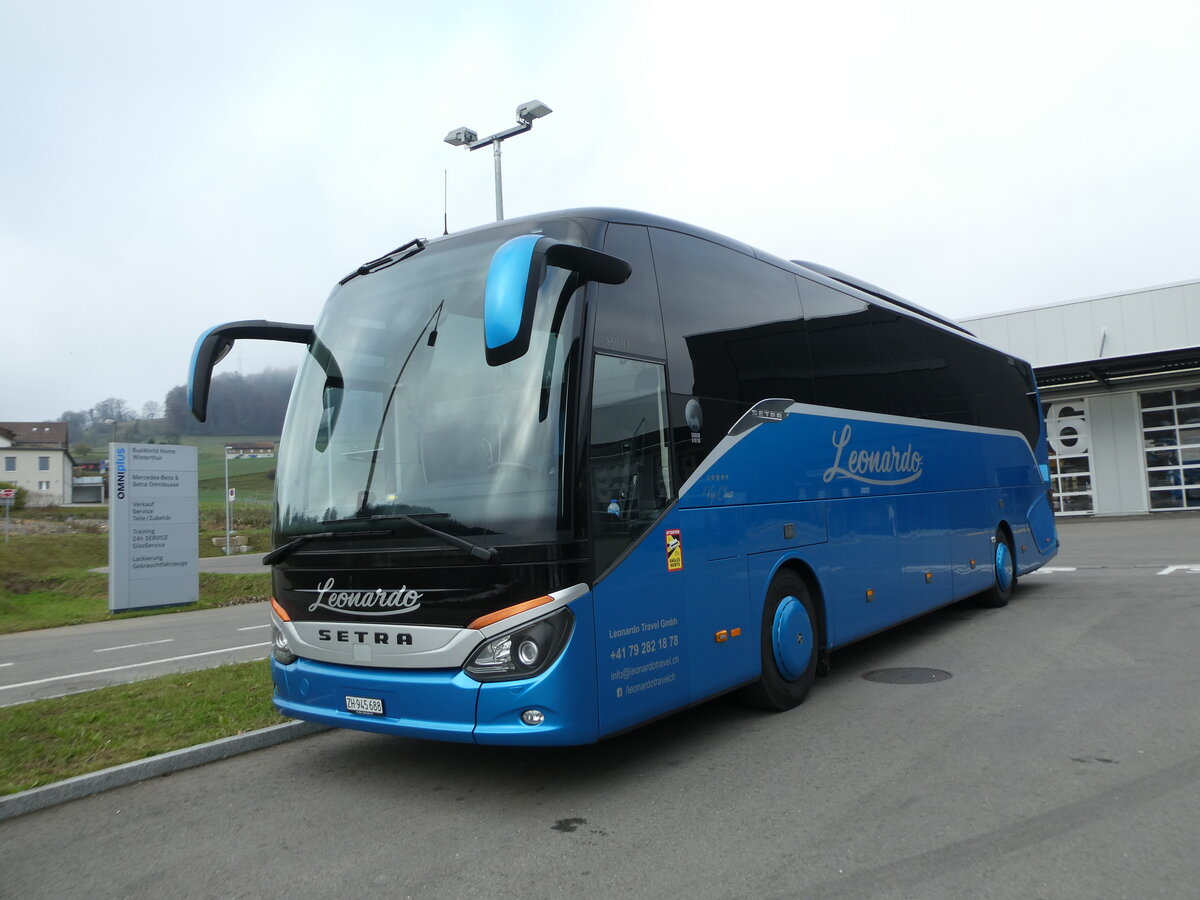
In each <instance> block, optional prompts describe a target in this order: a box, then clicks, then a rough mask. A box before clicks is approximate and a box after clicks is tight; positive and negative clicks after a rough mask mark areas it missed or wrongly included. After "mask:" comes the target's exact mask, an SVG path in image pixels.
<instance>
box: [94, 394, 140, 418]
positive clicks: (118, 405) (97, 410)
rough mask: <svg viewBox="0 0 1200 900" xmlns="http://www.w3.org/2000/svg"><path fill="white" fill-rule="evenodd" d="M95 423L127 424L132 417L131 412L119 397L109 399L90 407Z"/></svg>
mask: <svg viewBox="0 0 1200 900" xmlns="http://www.w3.org/2000/svg"><path fill="white" fill-rule="evenodd" d="M92 415H93V416H94V418H95V420H96V421H97V422H106V423H107V422H128V421H129V420H130V419H132V418H133V417H134V414H133V410H132V409H130V408H129V405H128V404H127V403H126V402H125V401H124V400H122V399H121V398H120V397H109V398H108V399H107V400H101V401H100V402H99V403H97V404H96V405H95V406H93V407H92Z"/></svg>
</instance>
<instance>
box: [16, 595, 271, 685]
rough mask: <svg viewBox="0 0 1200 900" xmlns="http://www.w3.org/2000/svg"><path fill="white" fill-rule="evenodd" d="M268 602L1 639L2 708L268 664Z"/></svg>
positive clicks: (100, 623) (30, 632)
mask: <svg viewBox="0 0 1200 900" xmlns="http://www.w3.org/2000/svg"><path fill="white" fill-rule="evenodd" d="M270 636H271V631H270V619H269V613H268V606H267V604H266V603H265V602H260V603H247V604H243V605H241V606H229V607H224V608H221V609H205V610H195V611H192V612H175V613H162V614H161V615H156V616H144V617H141V618H136V619H120V620H118V621H115V622H94V623H92V624H89V625H72V626H69V627H67V628H48V629H45V630H44V631H26V632H21V633H18V634H6V635H0V706H11V705H12V704H14V703H23V702H25V701H27V700H39V699H42V698H45V697H58V696H62V695H64V694H74V693H78V692H79V691H87V690H92V689H93V688H98V687H103V686H105V685H109V684H124V683H126V682H130V681H140V680H141V679H144V678H154V677H156V676H158V675H165V674H167V673H169V672H186V671H190V670H192V669H204V668H209V667H212V666H219V665H224V664H225V663H231V662H245V661H247V660H251V659H265V658H266V656H267V653H268V648H269V643H270Z"/></svg>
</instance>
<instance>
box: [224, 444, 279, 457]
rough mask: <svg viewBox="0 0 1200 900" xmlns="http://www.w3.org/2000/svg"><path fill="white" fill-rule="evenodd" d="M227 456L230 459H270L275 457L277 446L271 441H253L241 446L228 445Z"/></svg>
mask: <svg viewBox="0 0 1200 900" xmlns="http://www.w3.org/2000/svg"><path fill="white" fill-rule="evenodd" d="M225 455H226V456H227V457H228V458H229V459H246V458H250V459H257V458H263V457H265V458H270V457H273V456H274V455H275V444H273V443H272V442H271V441H251V442H247V443H241V444H233V443H230V444H226V445H225Z"/></svg>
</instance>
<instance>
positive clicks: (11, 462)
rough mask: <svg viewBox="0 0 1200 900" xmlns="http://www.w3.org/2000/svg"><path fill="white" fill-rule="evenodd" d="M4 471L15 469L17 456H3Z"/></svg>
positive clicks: (13, 470)
mask: <svg viewBox="0 0 1200 900" xmlns="http://www.w3.org/2000/svg"><path fill="white" fill-rule="evenodd" d="M4 471H5V472H15V471H17V458H16V457H15V456H6V457H4Z"/></svg>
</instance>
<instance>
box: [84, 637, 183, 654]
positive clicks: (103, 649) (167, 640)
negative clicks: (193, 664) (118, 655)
mask: <svg viewBox="0 0 1200 900" xmlns="http://www.w3.org/2000/svg"><path fill="white" fill-rule="evenodd" d="M173 640H175V638H163V639H162V640H161V641H145V642H143V643H141V644H122V645H121V646H120V647H101V648H100V649H99V650H93V651H92V652H93V653H107V652H108V651H109V650H129V649H131V648H133V647H152V646H154V645H155V644H169V643H171V642H172V641H173Z"/></svg>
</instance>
